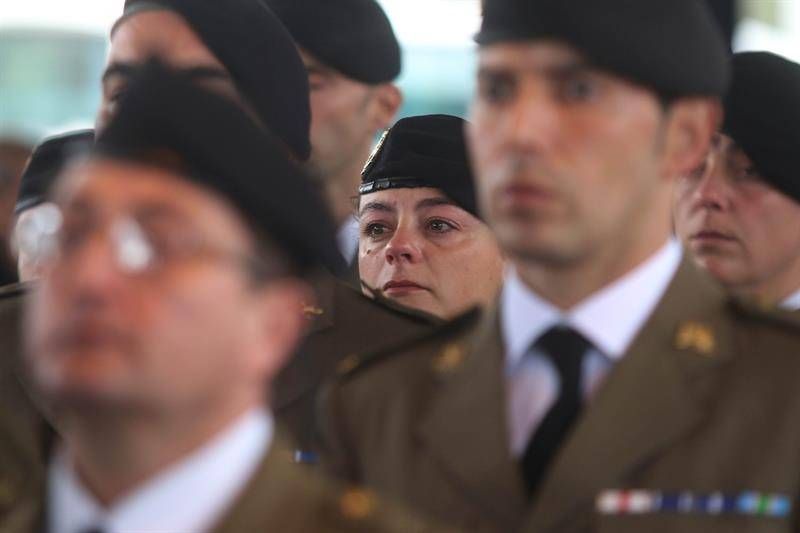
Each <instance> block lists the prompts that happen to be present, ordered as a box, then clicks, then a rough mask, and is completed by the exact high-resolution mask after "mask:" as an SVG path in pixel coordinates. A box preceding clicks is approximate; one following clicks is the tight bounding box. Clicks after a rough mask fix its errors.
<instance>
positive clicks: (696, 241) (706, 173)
mask: <svg viewBox="0 0 800 533" xmlns="http://www.w3.org/2000/svg"><path fill="white" fill-rule="evenodd" d="M732 64H733V81H732V87H731V91H730V93H729V94H728V97H727V99H726V101H725V123H724V125H723V127H722V132H721V133H720V134H719V135H718V136H717V137H716V139H715V141H714V144H713V146H712V149H711V151H710V152H709V154H708V157H707V158H706V161H705V162H704V163H703V164H702V165H700V167H698V168H697V169H695V170H694V171H693V172H691V173H690V174H689V175H688V176H687V177H684V178H682V179H681V180H679V181H678V186H677V188H676V194H675V229H676V231H677V233H678V235H679V236H680V237H681V239H683V241H684V242H685V244H686V246H687V248H688V249H689V250H690V251H691V253H692V255H693V256H694V259H695V261H696V262H697V264H698V265H700V267H702V268H703V269H705V270H707V271H708V272H709V274H711V275H712V276H714V277H715V278H716V279H717V280H719V281H720V282H721V283H722V284H723V285H724V286H725V288H727V289H729V290H730V291H732V292H734V293H736V294H738V295H741V296H744V297H748V298H755V299H757V300H758V301H759V302H760V303H761V304H764V305H769V306H772V305H779V306H780V307H783V308H785V309H788V310H792V311H800V170H799V169H800V65H798V64H797V63H793V62H791V61H788V60H786V59H784V58H782V57H779V56H776V55H774V54H770V53H767V52H746V53H740V54H736V55H734V56H733V63H732Z"/></svg>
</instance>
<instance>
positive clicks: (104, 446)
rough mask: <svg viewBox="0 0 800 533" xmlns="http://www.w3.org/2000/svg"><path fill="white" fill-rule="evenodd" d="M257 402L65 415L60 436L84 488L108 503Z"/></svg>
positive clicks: (184, 453) (162, 468) (209, 436)
mask: <svg viewBox="0 0 800 533" xmlns="http://www.w3.org/2000/svg"><path fill="white" fill-rule="evenodd" d="M262 403H263V402H262ZM258 406H259V402H258V401H252V402H248V403H238V404H231V405H228V406H224V407H222V408H218V409H214V410H212V409H203V410H196V411H194V412H193V413H192V414H191V415H188V414H187V413H186V412H185V411H184V412H182V413H181V414H180V416H178V415H176V414H166V413H157V414H156V413H153V412H149V413H146V414H145V413H141V412H136V413H132V412H122V413H121V412H120V411H119V410H114V412H111V410H109V411H106V412H93V413H81V414H75V415H73V416H69V417H67V420H65V424H64V428H65V430H64V432H63V433H64V441H65V443H66V445H67V449H68V450H69V453H70V459H71V460H72V461H73V463H74V464H75V465H76V470H77V472H78V475H79V476H80V478H81V480H82V482H83V484H84V485H85V487H86V488H87V489H88V490H89V491H90V492H91V493H92V494H93V495H94V496H95V498H97V500H98V501H99V502H100V503H102V504H103V505H105V506H110V505H112V504H113V503H114V502H116V501H117V500H119V499H120V498H121V497H123V496H124V495H125V494H127V493H129V492H130V491H132V490H133V489H135V488H136V487H137V486H139V485H141V484H142V483H144V482H146V481H147V480H148V479H151V478H153V477H155V476H157V475H158V474H159V473H161V472H163V471H164V470H165V469H167V468H169V467H170V466H171V465H172V464H174V463H176V462H178V461H180V460H181V459H183V458H185V457H187V456H188V455H190V454H191V453H192V452H194V451H196V450H197V449H199V448H201V447H202V446H203V445H204V444H207V443H208V442H209V441H210V440H212V439H213V438H214V437H216V436H217V435H218V434H220V433H221V432H223V431H225V430H226V429H227V428H228V427H229V426H230V425H231V424H233V423H234V422H235V421H236V420H238V419H239V418H240V417H241V416H243V415H244V414H245V413H247V412H248V411H250V410H251V409H254V408H257V407H258Z"/></svg>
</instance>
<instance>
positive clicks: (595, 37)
mask: <svg viewBox="0 0 800 533" xmlns="http://www.w3.org/2000/svg"><path fill="white" fill-rule="evenodd" d="M537 39H554V40H558V41H562V42H565V43H566V44H568V45H570V46H572V47H574V48H575V49H576V50H577V51H578V52H580V53H581V54H583V55H584V56H585V58H586V59H587V60H588V61H589V62H590V63H591V64H592V65H594V66H596V67H598V68H600V69H603V70H606V71H608V72H611V73H613V74H615V75H618V76H620V77H623V78H627V79H629V80H631V81H634V82H636V83H638V84H641V85H644V86H646V87H649V88H651V89H652V90H654V91H655V92H656V93H658V94H659V95H661V96H663V97H668V98H676V97H681V96H695V95H698V96H700V95H709V96H720V97H721V96H723V95H724V93H725V90H726V88H727V84H728V77H729V72H728V57H729V53H728V46H727V45H726V43H725V40H724V37H723V35H722V31H721V29H720V27H719V24H718V23H717V21H716V20H715V18H714V16H713V14H712V13H711V11H710V10H709V8H708V6H707V4H706V2H705V1H700V0H602V1H600V0H585V1H578V0H486V4H485V6H484V18H483V24H482V26H481V30H480V32H479V33H478V35H477V36H476V37H475V40H476V41H477V42H478V43H479V44H480V45H490V44H494V43H497V42H506V41H526V40H537Z"/></svg>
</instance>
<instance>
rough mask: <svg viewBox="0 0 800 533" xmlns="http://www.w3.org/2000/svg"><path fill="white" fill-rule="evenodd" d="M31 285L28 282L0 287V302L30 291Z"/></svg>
mask: <svg viewBox="0 0 800 533" xmlns="http://www.w3.org/2000/svg"><path fill="white" fill-rule="evenodd" d="M31 286H32V284H31V283H30V282H20V283H12V284H10V285H4V286H2V287H0V300H8V299H10V298H14V297H17V296H22V295H23V294H25V293H27V292H29V291H30V289H31Z"/></svg>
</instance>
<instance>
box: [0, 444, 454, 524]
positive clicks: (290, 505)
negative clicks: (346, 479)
mask: <svg viewBox="0 0 800 533" xmlns="http://www.w3.org/2000/svg"><path fill="white" fill-rule="evenodd" d="M278 435H279V437H278V438H276V440H275V441H274V442H273V444H272V446H271V448H270V451H269V452H268V453H267V454H266V456H265V457H264V459H263V461H262V463H261V465H260V466H259V468H258V471H257V472H256V473H255V475H254V476H253V478H252V479H251V480H250V481H249V482H248V484H247V486H246V487H245V489H244V490H243V492H242V494H241V495H240V496H239V497H238V498H237V499H236V500H235V501H234V503H233V505H232V506H231V508H230V510H229V511H228V512H227V513H226V514H225V515H224V516H223V517H222V518H221V519H220V521H219V523H218V524H217V525H216V526H215V527H214V528H213V529H212V533H243V532H251V531H252V532H261V531H265V532H266V531H281V532H296V533H321V532H331V533H335V532H352V533H357V532H365V533H366V532H373V531H374V532H397V533H406V532H412V533H413V532H429V531H430V532H433V531H445V530H444V529H443V528H438V527H434V526H430V525H427V524H425V523H424V522H422V521H421V520H419V519H417V518H415V517H413V516H412V515H411V514H409V513H407V512H406V511H404V510H403V509H401V508H400V507H398V506H395V505H391V504H388V503H386V502H383V501H380V500H379V499H378V498H376V497H375V495H374V494H372V493H370V492H367V491H363V490H359V489H349V490H346V489H344V488H342V487H340V486H338V485H337V484H335V483H333V482H331V481H329V480H326V479H324V478H322V477H321V476H320V475H319V474H317V473H315V472H313V471H311V470H309V469H308V468H307V467H304V466H299V465H295V464H292V462H291V453H290V451H289V450H290V449H291V448H290V447H289V446H288V444H287V441H286V440H285V438H284V437H283V436H282V434H281V433H279V434H278ZM45 479H46V478H45V477H44V476H38V477H37V478H36V485H37V489H38V490H36V491H28V492H26V493H25V494H24V495H20V497H19V498H17V502H16V504H15V506H14V507H12V508H10V509H5V510H2V509H1V508H0V531H2V532H3V533H40V532H42V531H43V530H44V524H45V523H46V517H45V509H46V507H47V504H46V498H45V496H44V495H45V487H46V482H45ZM210 482H211V483H213V480H210ZM191 497H192V496H191V494H188V495H187V498H191Z"/></svg>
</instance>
